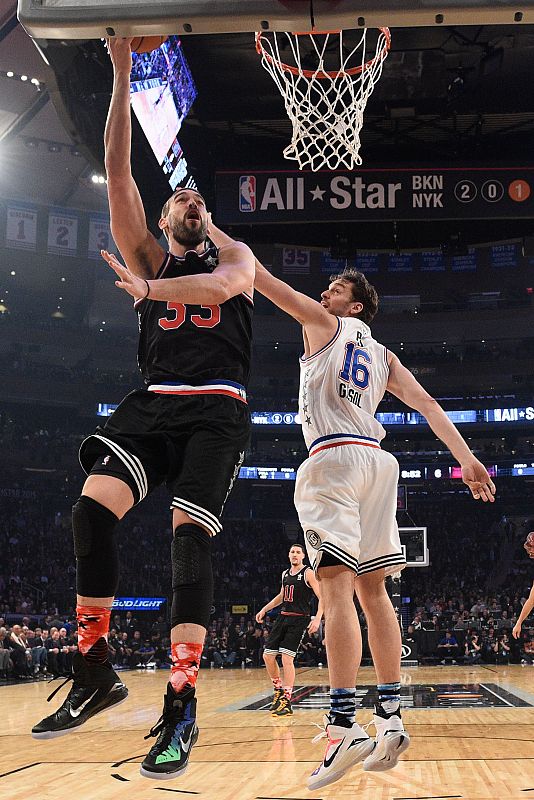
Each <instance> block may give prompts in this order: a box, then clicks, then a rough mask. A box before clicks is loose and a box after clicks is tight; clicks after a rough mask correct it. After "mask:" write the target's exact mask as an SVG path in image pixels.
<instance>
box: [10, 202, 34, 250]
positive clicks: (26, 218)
mask: <svg viewBox="0 0 534 800" xmlns="http://www.w3.org/2000/svg"><path fill="white" fill-rule="evenodd" d="M36 245H37V209H36V208H35V206H27V205H19V204H18V203H10V204H9V205H8V207H7V221H6V247H13V248H15V249H17V250H35V248H36Z"/></svg>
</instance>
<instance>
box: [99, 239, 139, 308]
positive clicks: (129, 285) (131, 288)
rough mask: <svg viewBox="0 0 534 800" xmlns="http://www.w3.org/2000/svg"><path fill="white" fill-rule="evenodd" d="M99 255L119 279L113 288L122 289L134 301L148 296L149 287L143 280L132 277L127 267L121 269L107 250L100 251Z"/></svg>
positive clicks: (114, 257) (120, 265) (115, 258)
mask: <svg viewBox="0 0 534 800" xmlns="http://www.w3.org/2000/svg"><path fill="white" fill-rule="evenodd" d="M100 255H101V256H102V258H103V259H104V261H106V262H107V263H108V264H109V266H110V267H111V269H112V270H113V271H114V272H115V274H116V275H117V276H118V278H119V280H118V281H115V286H117V287H118V288H119V289H124V291H125V292H128V294H129V295H131V296H132V297H133V298H134V299H135V300H142V299H143V298H144V297H147V296H148V292H149V286H148V283H147V281H146V280H145V279H144V278H138V277H137V275H133V274H132V273H131V272H130V270H129V269H128V268H127V267H123V266H122V264H121V263H120V261H118V260H117V257H116V256H115V255H113V253H108V251H107V250H101V251H100Z"/></svg>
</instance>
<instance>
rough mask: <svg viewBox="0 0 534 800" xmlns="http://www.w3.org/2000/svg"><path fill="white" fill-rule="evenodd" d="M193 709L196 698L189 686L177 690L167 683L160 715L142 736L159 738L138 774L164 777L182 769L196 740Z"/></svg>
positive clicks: (195, 705) (196, 728) (175, 775)
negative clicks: (179, 690)
mask: <svg viewBox="0 0 534 800" xmlns="http://www.w3.org/2000/svg"><path fill="white" fill-rule="evenodd" d="M196 711H197V701H196V700H195V690H194V688H193V687H192V686H189V684H186V685H185V687H184V688H183V689H182V691H181V692H179V693H177V692H175V691H174V689H173V688H172V685H171V684H170V683H168V684H167V694H166V695H165V696H164V698H163V714H162V715H161V717H160V718H159V720H158V721H157V722H156V724H155V725H154V727H153V728H151V729H150V733H149V734H148V735H147V736H145V739H149V738H150V737H151V736H157V737H158V738H157V741H156V743H155V745H154V746H153V747H152V748H151V750H150V751H149V753H148V755H147V756H146V758H145V760H144V761H143V763H142V764H141V769H140V772H141V775H143V776H144V777H145V778H155V779H156V780H167V779H169V778H176V777H177V776H178V775H182V774H183V773H184V772H185V770H186V769H187V764H188V762H189V756H190V754H191V749H192V747H193V745H194V744H195V742H196V740H197V739H198V727H197V723H196Z"/></svg>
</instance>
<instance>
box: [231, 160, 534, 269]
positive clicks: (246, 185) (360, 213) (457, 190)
mask: <svg viewBox="0 0 534 800" xmlns="http://www.w3.org/2000/svg"><path fill="white" fill-rule="evenodd" d="M216 198H217V199H216V208H217V212H216V220H217V223H218V224H220V225H236V224H239V223H245V224H247V225H250V224H251V223H262V222H276V223H280V222H295V221H298V222H306V221H309V222H331V221H340V220H356V221H360V220H361V221H364V222H371V221H380V220H388V219H391V220H429V221H432V220H439V219H458V218H460V219H501V218H507V217H510V218H514V219H515V218H518V217H522V218H534V166H526V167H525V166H522V167H521V166H520V167H444V168H443V169H440V168H438V167H431V168H427V167H420V168H405V169H387V168H381V169H358V170H354V171H353V172H348V171H340V172H330V171H328V170H324V171H319V172H298V171H276V170H273V171H272V172H271V171H268V170H264V171H259V172H254V171H253V170H252V171H251V172H250V173H249V174H245V173H244V171H239V172H234V171H231V172H229V171H228V172H227V171H225V172H218V173H217V181H216ZM407 266H408V265H406V264H404V265H403V266H402V269H403V270H406V268H407ZM408 268H409V266H408Z"/></svg>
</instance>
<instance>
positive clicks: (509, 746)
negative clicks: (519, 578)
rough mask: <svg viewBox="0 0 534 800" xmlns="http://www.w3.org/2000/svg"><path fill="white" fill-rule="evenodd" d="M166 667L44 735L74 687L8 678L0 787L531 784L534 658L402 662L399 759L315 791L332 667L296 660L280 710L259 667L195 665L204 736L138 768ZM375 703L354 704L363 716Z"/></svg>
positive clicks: (342, 791)
mask: <svg viewBox="0 0 534 800" xmlns="http://www.w3.org/2000/svg"><path fill="white" fill-rule="evenodd" d="M168 675H169V673H168V672H166V671H160V672H156V673H154V672H146V671H134V672H122V673H121V677H122V679H123V680H124V682H125V683H126V684H127V685H128V688H129V689H130V696H129V698H128V700H127V701H126V702H125V703H123V704H122V705H121V706H120V707H117V708H116V709H114V710H113V709H112V710H110V711H108V712H106V713H104V714H102V715H100V716H97V717H96V718H95V719H93V720H91V721H89V722H88V723H87V724H86V725H85V726H83V727H82V728H80V729H79V730H78V731H77V732H74V733H72V734H69V735H68V736H64V737H60V738H58V739H54V740H50V741H40V742H38V741H35V740H33V739H32V738H31V736H30V729H31V726H32V725H33V724H34V723H35V722H36V721H38V720H39V719H40V718H42V717H43V716H45V715H46V714H47V713H50V712H51V711H52V710H53V708H55V707H56V703H57V701H58V700H60V699H62V698H63V697H64V692H66V691H67V690H68V687H65V689H64V690H62V692H61V693H60V694H58V695H56V697H55V698H54V699H53V701H52V703H50V704H47V703H46V697H47V696H48V694H49V692H50V688H49V687H48V685H47V684H46V683H45V682H35V683H31V684H29V683H27V682H26V683H23V684H19V685H16V686H5V687H2V688H0V699H1V705H2V710H3V711H2V727H1V730H2V733H1V738H0V747H1V752H2V762H3V763H2V773H1V774H0V777H1V778H2V781H1V782H0V798H1V800H27V798H28V797H30V796H31V797H36V798H39V800H58V799H59V800H63V798H65V799H66V798H69V800H70V798H72V799H73V800H119V799H121V798H124V800H126V799H127V800H141V798H142V800H147V798H151V797H152V798H154V799H155V800H157V797H158V795H154V792H155V791H159V792H166V793H172V794H174V795H175V796H178V795H179V796H182V797H187V796H192V797H199V798H201V800H278V798H284V799H285V800H300V798H302V799H303V800H304V799H305V798H307V800H318V799H319V798H324V800H327V799H328V798H349V797H350V798H358V800H422V799H423V798H425V800H427V798H462V799H463V800H472V799H473V800H474V798H498V799H499V800H504V799H505V798H506V800H508V798H526V797H529V796H532V797H534V667H529V666H525V667H521V666H510V667H476V668H466V667H459V666H458V667H453V666H451V667H430V668H428V667H425V668H422V667H419V668H414V669H410V670H406V671H405V672H404V673H403V677H402V681H403V696H404V700H403V703H404V704H405V706H406V708H405V711H404V713H403V718H404V720H405V725H406V727H407V728H408V730H409V732H410V735H411V740H412V744H411V747H410V748H409V749H408V750H407V752H406V753H405V754H404V755H403V756H402V760H401V762H400V763H399V765H398V766H397V767H396V768H395V769H394V770H392V771H390V772H384V773H377V774H368V773H364V772H363V771H362V768H361V766H359V765H358V766H356V767H355V768H354V769H353V770H352V771H351V772H350V773H348V774H347V775H346V776H345V777H344V778H343V779H341V780H340V781H338V782H337V783H335V784H332V786H328V787H326V788H325V789H322V790H320V791H317V792H313V793H311V792H309V791H308V790H307V789H306V777H307V775H308V774H309V773H310V772H311V771H312V770H313V769H314V768H315V766H316V765H317V764H318V763H319V761H320V760H321V758H322V755H323V748H324V744H323V743H322V742H320V743H319V744H315V745H314V744H312V742H311V740H312V738H313V737H314V736H315V735H316V734H317V733H318V729H317V728H316V727H315V724H314V723H320V722H321V719H322V713H323V712H322V710H321V708H322V707H324V706H325V703H326V702H327V694H326V693H327V687H326V686H325V684H326V683H327V672H326V670H324V669H316V668H313V669H300V670H298V671H297V681H296V685H297V687H298V688H297V689H296V691H295V696H296V704H295V706H296V707H295V713H294V715H293V716H292V717H289V718H286V719H281V720H278V719H273V718H272V717H271V716H270V714H269V713H268V711H265V710H264V708H263V706H264V705H265V704H266V703H267V702H268V701H269V684H268V681H267V680H266V674H265V671H264V670H259V669H255V670H241V669H236V670H226V671H224V672H223V671H221V670H209V671H208V670H206V671H203V672H201V675H200V679H199V686H198V690H197V697H198V699H199V725H200V737H199V740H198V743H197V745H196V746H195V748H194V750H193V755H192V758H191V763H190V766H189V769H188V771H187V774H186V775H184V776H183V777H181V778H177V779H176V780H173V781H161V782H158V781H149V780H146V779H144V778H141V777H140V775H139V764H140V762H141V761H142V758H143V756H144V754H145V753H146V751H147V749H148V748H149V747H150V745H151V744H152V742H153V741H154V740H151V741H150V742H145V741H144V740H143V736H144V735H145V734H146V733H147V732H148V730H149V728H150V727H151V725H153V724H154V723H155V721H156V720H157V718H158V717H159V715H160V713H161V707H162V695H163V692H164V689H165V684H166V681H167V680H168ZM374 681H375V676H374V672H373V670H372V668H364V669H362V670H361V673H360V678H359V684H361V685H362V686H364V685H366V684H369V685H372V684H373V682H374ZM55 685H57V684H53V685H52V687H53V686H55ZM363 692H364V690H363V689H362V695H363ZM362 699H363V703H364V705H365V704H366V703H367V704H368V700H369V698H363V697H362ZM419 706H420V707H419ZM244 707H248V708H247V710H241V709H243V708H244ZM251 707H252V708H251ZM371 713H372V712H371V709H370V708H364V709H363V710H362V711H361V712H359V721H360V723H363V722H367V721H368V720H369V719H370V718H371ZM147 745H148V746H147ZM164 796H165V795H164ZM167 796H169V794H167ZM159 797H160V798H161V794H160V795H159Z"/></svg>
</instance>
